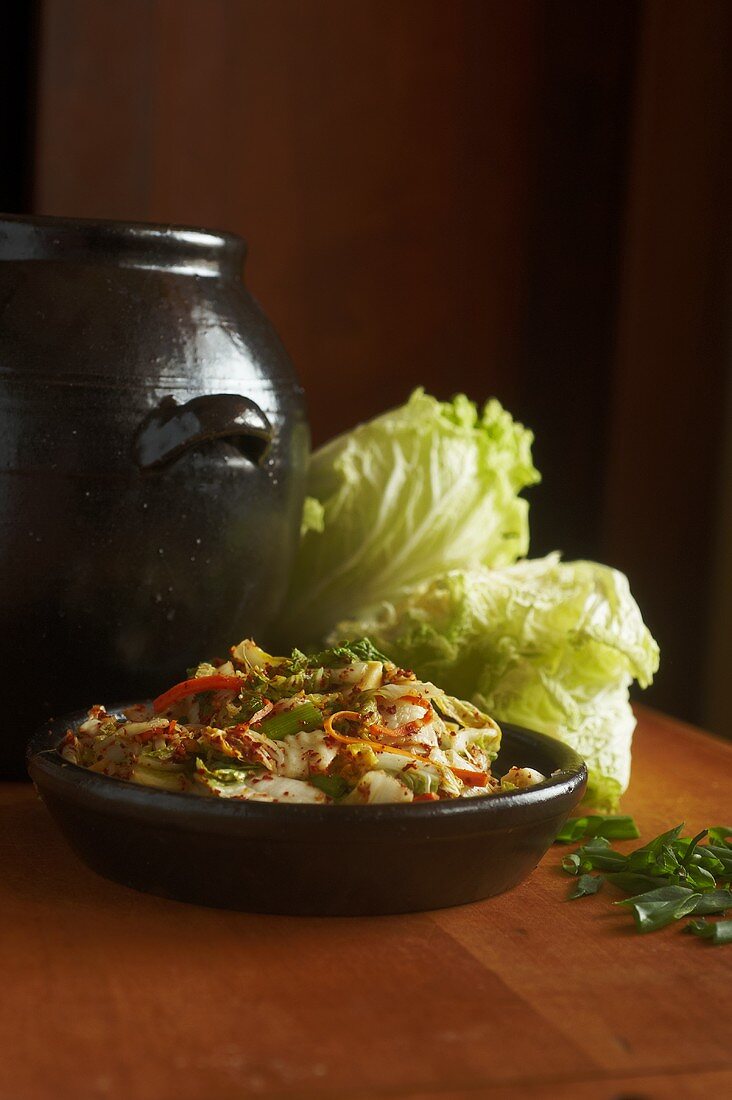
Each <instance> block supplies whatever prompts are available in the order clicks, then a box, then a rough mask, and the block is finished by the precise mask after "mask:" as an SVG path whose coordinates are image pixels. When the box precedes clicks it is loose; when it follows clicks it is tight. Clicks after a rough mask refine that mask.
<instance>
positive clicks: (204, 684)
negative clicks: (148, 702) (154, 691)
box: [153, 675, 243, 714]
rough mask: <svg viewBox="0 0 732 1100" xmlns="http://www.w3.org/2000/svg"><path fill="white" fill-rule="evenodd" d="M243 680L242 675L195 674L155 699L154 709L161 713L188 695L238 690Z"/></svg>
mask: <svg viewBox="0 0 732 1100" xmlns="http://www.w3.org/2000/svg"><path fill="white" fill-rule="evenodd" d="M242 682H243V681H242V677H241V676H223V675H216V676H194V677H193V678H192V679H191V680H183V681H182V682H181V683H180V684H176V685H175V687H172V688H169V689H168V691H164V692H163V694H162V695H158V697H157V699H153V710H154V711H155V713H156V714H161V713H162V712H163V711H165V710H168V709H169V708H170V707H172V706H173V704H174V703H177V702H178V701H179V700H180V699H185V698H186V697H187V696H188V695H200V694H201V693H202V692H204V691H226V690H228V691H238V690H239V688H240V687H241V685H242Z"/></svg>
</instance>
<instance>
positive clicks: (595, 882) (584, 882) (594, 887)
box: [567, 875, 605, 900]
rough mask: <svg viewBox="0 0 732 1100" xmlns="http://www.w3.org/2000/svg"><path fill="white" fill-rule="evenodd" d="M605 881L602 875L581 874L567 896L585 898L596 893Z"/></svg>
mask: <svg viewBox="0 0 732 1100" xmlns="http://www.w3.org/2000/svg"><path fill="white" fill-rule="evenodd" d="M604 881H605V879H604V877H603V876H602V875H580V877H579V878H578V879H577V881H576V883H575V884H574V886H572V888H571V890H570V891H569V894H568V895H567V897H568V898H569V899H570V900H571V899H573V898H585V897H588V896H589V895H590V894H596V893H597V892H598V890H600V889H601V888H602V884H603V882H604Z"/></svg>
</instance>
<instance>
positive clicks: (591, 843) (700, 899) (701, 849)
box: [557, 815, 732, 943]
mask: <svg viewBox="0 0 732 1100" xmlns="http://www.w3.org/2000/svg"><path fill="white" fill-rule="evenodd" d="M613 820H619V821H621V822H623V823H624V824H620V825H616V826H615V827H616V828H618V829H619V831H623V830H625V829H630V827H633V828H635V822H633V820H632V818H618V819H613V818H601V817H599V816H594V815H593V816H591V817H587V818H576V819H575V820H574V822H568V823H567V824H566V825H565V827H564V829H563V830H562V832H560V834H559V837H558V838H557V839H559V840H562V841H564V842H568V843H571V841H572V840H575V841H576V840H578V839H579V838H580V837H584V836H587V835H588V832H589V833H591V834H592V836H591V839H590V840H588V841H587V843H586V844H583V845H582V846H581V847H579V848H577V850H576V851H574V852H571V853H570V854H569V855H566V856H564V858H563V859H562V869H563V870H564V871H565V872H566V873H567V874H568V875H573V876H576V879H577V881H576V882H575V884H574V885H573V887H572V888H571V890H570V893H569V897H570V898H580V897H586V896H588V895H590V894H596V893H597V892H598V891H599V890H600V888H601V886H602V884H603V882H604V881H605V880H607V882H609V883H610V885H611V886H615V887H616V888H617V889H619V890H622V891H623V892H624V893H626V894H630V895H632V896H631V897H628V898H626V899H624V900H623V901H617V902H615V904H616V905H620V906H624V907H625V908H627V909H630V910H631V912H632V914H633V918H634V920H635V924H636V928H637V929H638V931H639V932H655V931H657V930H658V929H659V928H665V927H666V926H667V925H669V924H673V922H674V921H677V920H680V919H681V918H682V917H686V916H695V917H701V918H703V917H705V916H709V915H719V914H723V913H725V912H726V910H727V909H732V887H730V886H726V885H722V884H724V883H730V882H732V843H731V838H732V830H730V829H729V828H728V827H727V826H722V825H715V826H712V827H711V828H710V829H702V830H701V832H699V833H697V834H696V836H693V837H685V836H682V835H681V830H682V829H683V824H681V825H676V826H674V828H672V829H668V830H667V831H666V832H664V833H661V834H660V835H659V836H657V837H654V839H653V840H651V841H649V842H648V843H647V844H643V845H641V847H639V848H636V849H635V850H634V851H632V852H629V853H627V854H624V853H623V852H617V851H615V849H614V848H613V847H611V845H610V841H609V839H608V838H607V837H606V836H603V835H602V830H603V829H604V828H605V829H607V828H608V827H609V828H612V827H613V826H612V825H610V826H608V825H607V822H612V821H613ZM627 823H630V824H627ZM705 840H706V841H707V843H704V841H705ZM712 841H713V843H712ZM591 872H602V873H601V874H592V873H591ZM691 923H692V924H693V925H694V928H692V929H691V930H692V931H694V932H696V934H697V935H699V936H703V937H705V938H707V939H709V940H710V942H712V943H729V942H732V933H729V932H728V931H727V929H726V926H727V925H729V924H732V921H727V920H718V921H717V922H716V923H715V922H709V921H705V920H703V919H702V920H696V921H693V922H691Z"/></svg>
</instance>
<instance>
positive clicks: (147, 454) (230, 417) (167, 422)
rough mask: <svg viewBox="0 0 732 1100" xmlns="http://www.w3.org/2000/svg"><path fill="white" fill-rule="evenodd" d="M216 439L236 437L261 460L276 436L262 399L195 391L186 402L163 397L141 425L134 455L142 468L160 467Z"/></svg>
mask: <svg viewBox="0 0 732 1100" xmlns="http://www.w3.org/2000/svg"><path fill="white" fill-rule="evenodd" d="M212 439H231V440H232V441H233V442H235V443H236V445H237V447H238V449H239V450H240V451H241V453H242V454H243V455H244V457H245V458H248V459H249V460H250V461H251V462H254V463H256V464H257V465H259V464H260V463H261V462H262V459H263V458H264V456H265V455H266V453H267V451H268V449H269V445H270V443H271V442H272V425H271V424H270V422H269V420H268V419H267V417H266V416H265V414H264V413H263V412H262V410H261V409H260V408H259V405H255V403H254V402H253V401H250V400H249V398H248V397H241V396H240V395H239V394H235V393H218V394H213V395H211V396H204V397H193V398H192V399H191V400H190V401H187V402H186V403H185V405H179V404H178V402H177V401H176V400H175V398H174V397H164V398H163V400H162V401H161V402H160V404H159V405H158V406H157V408H155V409H153V410H152V412H151V413H150V414H149V416H147V417H146V419H145V420H144V421H143V422H142V424H141V425H140V427H139V429H138V431H137V435H136V436H135V442H134V450H133V457H134V459H135V462H136V463H137V465H138V466H139V467H140V469H142V470H152V469H157V468H159V467H160V466H164V465H166V464H167V463H170V462H174V461H175V460H176V459H177V458H179V457H180V455H182V454H183V452H184V451H188V450H190V449H191V448H193V447H196V446H198V445H199V444H201V443H208V442H209V441H210V440H212Z"/></svg>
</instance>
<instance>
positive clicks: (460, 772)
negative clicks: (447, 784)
mask: <svg viewBox="0 0 732 1100" xmlns="http://www.w3.org/2000/svg"><path fill="white" fill-rule="evenodd" d="M452 772H453V774H454V775H456V776H457V777H458V779H460V780H462V782H463V783H464V784H465V786H466V787H485V785H486V783H487V782H488V773H487V772H472V771H470V770H469V769H468V768H453V769H452Z"/></svg>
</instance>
